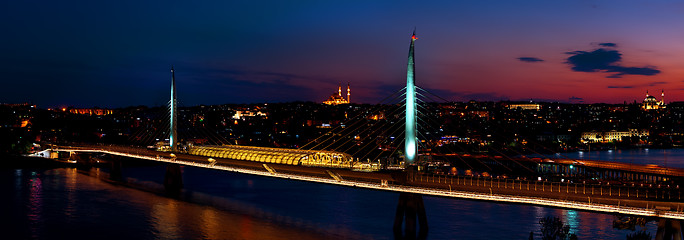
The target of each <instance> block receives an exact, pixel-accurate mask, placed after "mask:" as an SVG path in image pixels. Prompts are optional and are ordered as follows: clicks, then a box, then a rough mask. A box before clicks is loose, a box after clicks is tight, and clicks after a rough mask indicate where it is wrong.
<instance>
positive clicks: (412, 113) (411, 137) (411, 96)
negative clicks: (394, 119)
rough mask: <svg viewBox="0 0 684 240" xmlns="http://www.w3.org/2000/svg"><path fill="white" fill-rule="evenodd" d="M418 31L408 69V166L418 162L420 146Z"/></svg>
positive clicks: (411, 48)
mask: <svg viewBox="0 0 684 240" xmlns="http://www.w3.org/2000/svg"><path fill="white" fill-rule="evenodd" d="M416 39H418V38H416V31H415V30H413V35H412V36H411V46H410V47H409V55H408V67H407V69H406V133H405V136H406V138H405V141H404V157H405V160H406V163H407V164H410V163H413V162H414V161H415V160H416V153H417V150H418V146H417V143H416V140H417V139H416V86H415V81H416V76H415V71H416V67H415V62H414V59H413V45H414V42H415V41H416Z"/></svg>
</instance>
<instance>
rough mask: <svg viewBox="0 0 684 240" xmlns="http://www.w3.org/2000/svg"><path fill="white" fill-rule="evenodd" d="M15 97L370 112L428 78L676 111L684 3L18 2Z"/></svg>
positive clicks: (9, 54)
mask: <svg viewBox="0 0 684 240" xmlns="http://www.w3.org/2000/svg"><path fill="white" fill-rule="evenodd" d="M5 5H6V7H5V9H7V14H3V16H2V17H0V18H1V19H2V20H3V22H4V25H5V26H3V29H6V33H7V34H6V36H8V37H6V38H3V39H1V40H0V43H2V44H0V46H2V47H0V48H2V49H3V52H4V53H5V54H3V56H2V57H0V74H1V75H2V76H3V79H4V80H3V83H4V85H5V87H4V88H2V90H0V95H1V96H3V97H2V98H0V102H7V103H17V102H33V103H35V104H38V105H40V106H45V107H59V106H76V107H92V106H100V107H125V106H131V105H151V106H153V105H163V104H165V103H166V102H167V101H168V90H169V88H170V78H171V76H170V75H171V74H170V72H169V70H170V67H171V65H174V66H175V68H176V70H177V72H176V75H177V76H176V79H177V84H178V88H179V91H178V95H179V102H180V104H181V105H186V106H188V105H198V104H224V103H257V102H289V101H314V102H322V101H323V100H325V99H326V97H327V96H329V95H330V93H331V92H334V91H335V90H336V89H337V85H338V84H339V83H347V82H349V83H351V85H353V86H354V88H355V90H354V95H355V97H354V99H355V100H354V101H353V102H355V103H377V102H378V101H380V100H381V99H383V98H384V97H386V96H387V95H389V94H390V93H392V92H394V91H397V90H399V89H401V88H402V87H403V84H404V81H405V71H406V55H407V53H408V49H407V48H406V45H407V44H408V43H409V40H410V36H411V31H412V30H413V28H414V27H416V28H417V36H418V38H419V40H417V43H416V76H417V77H416V83H417V85H418V86H420V87H423V88H425V89H429V90H431V91H432V92H435V93H436V94H438V95H440V96H442V97H444V98H446V99H447V100H451V101H468V100H477V101H498V100H530V99H535V100H545V101H560V102H574V103H577V102H585V103H594V102H601V103H622V102H632V101H638V102H640V101H641V100H643V98H644V97H645V94H646V91H649V93H651V94H652V95H656V96H658V97H660V96H659V95H660V92H661V90H664V91H665V100H666V102H671V101H682V100H684V95H683V94H682V91H683V90H684V62H682V61H680V60H679V58H680V57H681V56H684V45H681V44H679V43H678V42H677V40H680V39H684V33H681V31H678V28H677V27H678V26H677V24H676V23H681V22H684V14H682V13H684V4H682V3H678V2H670V1H659V2H655V3H653V2H637V1H628V2H598V1H582V2H561V3H558V2H553V3H552V2H544V1H535V2H526V3H524V4H520V3H506V2H496V3H495V4H490V3H451V2H446V1H445V2H438V3H413V2H407V1H402V2H392V3H391V4H390V3H389V2H380V3H366V2H323V3H319V2H309V1H298V2H294V3H292V2H288V3H279V2H275V1H274V2H268V1H266V2H238V3H222V2H218V1H217V2H206V3H202V4H197V3H195V4H190V3H182V2H170V3H138V2H133V1H130V2H123V3H120V4H111V5H110V4H106V3H98V4H92V3H88V4H84V3H71V4H64V3H51V2H47V3H44V4H40V5H39V6H34V4H30V3H26V2H10V3H6V4H5Z"/></svg>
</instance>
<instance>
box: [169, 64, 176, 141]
mask: <svg viewBox="0 0 684 240" xmlns="http://www.w3.org/2000/svg"><path fill="white" fill-rule="evenodd" d="M177 114H178V113H177V112H176V75H175V72H174V70H173V66H171V129H170V131H171V133H170V134H169V145H170V147H171V152H175V151H176V150H177V149H178V146H177V145H178V136H177V135H178V130H177V129H178V128H177V126H176V124H177V123H176V121H177V119H178V117H177Z"/></svg>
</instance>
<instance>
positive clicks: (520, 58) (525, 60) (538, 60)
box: [518, 57, 544, 62]
mask: <svg viewBox="0 0 684 240" xmlns="http://www.w3.org/2000/svg"><path fill="white" fill-rule="evenodd" d="M518 60H520V61H522V62H543V61H544V60H543V59H541V58H536V57H519V58H518Z"/></svg>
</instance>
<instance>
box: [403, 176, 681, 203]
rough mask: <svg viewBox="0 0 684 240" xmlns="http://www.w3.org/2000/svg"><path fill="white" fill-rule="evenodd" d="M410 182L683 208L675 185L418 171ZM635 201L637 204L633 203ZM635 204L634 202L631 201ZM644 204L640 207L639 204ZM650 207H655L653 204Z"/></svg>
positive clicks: (476, 189) (480, 190)
mask: <svg viewBox="0 0 684 240" xmlns="http://www.w3.org/2000/svg"><path fill="white" fill-rule="evenodd" d="M413 184H416V185H421V186H430V187H437V188H442V189H453V190H471V191H478V192H485V193H490V194H496V193H504V194H523V195H532V196H542V197H556V198H558V197H561V198H572V199H576V200H580V201H585V202H613V203H616V204H618V205H620V204H622V205H625V204H632V205H634V206H635V207H649V206H645V204H648V203H643V202H646V201H658V202H671V203H672V204H673V205H672V207H673V209H678V210H681V211H684V204H682V203H681V200H682V191H681V188H680V187H679V186H672V185H670V186H668V185H662V184H661V185H657V184H650V185H649V184H644V185H643V186H641V185H635V186H629V185H599V184H585V183H571V182H569V181H565V182H548V181H531V180H521V179H508V178H493V177H475V176H454V175H439V174H437V175H432V174H419V175H416V176H415V179H414V181H413ZM637 202H638V203H637ZM635 203H636V204H635ZM642 205H644V206H642ZM650 207H651V208H653V207H655V206H653V205H651V206H650Z"/></svg>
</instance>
